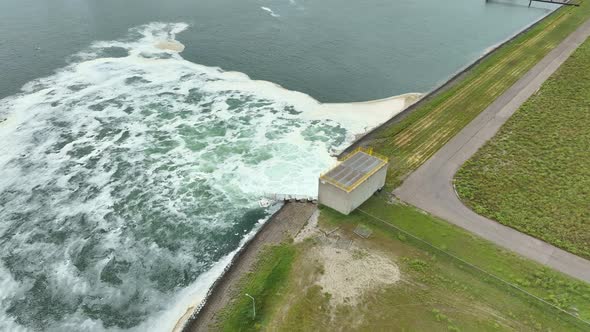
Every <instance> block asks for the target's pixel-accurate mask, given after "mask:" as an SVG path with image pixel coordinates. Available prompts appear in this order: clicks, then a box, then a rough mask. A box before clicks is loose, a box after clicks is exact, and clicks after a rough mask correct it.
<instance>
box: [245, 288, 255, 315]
mask: <svg viewBox="0 0 590 332" xmlns="http://www.w3.org/2000/svg"><path fill="white" fill-rule="evenodd" d="M246 296H247V297H249V298H251V299H252V311H253V314H252V319H256V301H255V300H254V298H253V297H252V296H251V295H250V294H248V293H246Z"/></svg>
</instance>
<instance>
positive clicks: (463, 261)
mask: <svg viewBox="0 0 590 332" xmlns="http://www.w3.org/2000/svg"><path fill="white" fill-rule="evenodd" d="M357 210H358V211H359V212H361V213H364V214H365V215H367V216H369V217H371V218H373V219H375V220H377V221H379V222H381V223H383V224H384V225H386V226H388V227H393V228H395V229H396V230H397V231H399V232H401V233H404V234H405V235H407V236H410V237H412V238H413V239H415V240H417V241H420V242H422V243H424V244H425V245H427V246H429V247H430V248H432V249H434V250H436V251H438V252H441V253H443V254H445V255H447V256H449V257H451V258H452V259H456V260H458V261H460V262H461V263H463V264H466V265H468V266H470V267H471V268H473V269H475V270H477V271H479V272H481V273H483V274H485V275H487V276H490V277H492V278H494V279H496V280H498V281H500V282H501V283H503V284H505V285H507V286H509V287H512V288H514V289H516V290H518V291H519V292H522V293H524V294H526V295H528V296H530V297H532V298H534V299H535V300H538V301H541V302H543V303H544V304H546V305H549V306H551V307H553V308H554V309H556V310H559V311H561V312H563V313H564V314H566V315H569V316H571V317H573V318H575V319H577V320H579V321H580V322H582V323H584V324H586V325H588V327H590V322H589V321H587V320H584V319H582V318H580V317H578V316H576V315H573V314H572V313H571V312H568V311H566V310H563V309H562V308H560V307H558V306H556V305H554V304H553V303H549V302H547V301H546V300H544V299H542V298H540V297H538V296H536V295H535V294H532V293H530V292H527V291H526V290H524V289H522V288H520V287H518V286H517V285H515V284H513V283H511V282H508V281H506V280H504V279H502V278H500V277H498V276H496V275H495V274H493V273H490V272H488V271H486V270H484V269H482V268H480V267H478V266H477V265H474V264H472V263H470V262H468V261H466V260H464V259H462V258H460V257H458V256H456V255H453V254H452V253H450V252H448V251H445V250H443V249H441V248H439V247H437V246H435V245H434V244H432V243H430V242H428V241H426V240H424V239H422V238H419V237H417V236H415V235H414V234H412V233H409V232H407V231H405V230H403V229H401V228H399V227H397V226H395V225H394V224H392V223H391V222H387V221H385V220H383V219H381V218H379V217H377V216H374V215H372V214H370V213H369V212H366V211H364V210H362V209H360V208H359V209H357Z"/></svg>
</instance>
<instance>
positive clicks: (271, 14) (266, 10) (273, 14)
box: [260, 7, 281, 17]
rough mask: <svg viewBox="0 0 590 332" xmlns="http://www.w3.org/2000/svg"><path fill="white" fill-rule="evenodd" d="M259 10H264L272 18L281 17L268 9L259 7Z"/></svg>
mask: <svg viewBox="0 0 590 332" xmlns="http://www.w3.org/2000/svg"><path fill="white" fill-rule="evenodd" d="M260 9H262V10H264V11H265V12H267V13H269V14H270V16H272V17H281V15H279V14H276V13H275V12H274V11H273V10H272V9H270V8H268V7H260Z"/></svg>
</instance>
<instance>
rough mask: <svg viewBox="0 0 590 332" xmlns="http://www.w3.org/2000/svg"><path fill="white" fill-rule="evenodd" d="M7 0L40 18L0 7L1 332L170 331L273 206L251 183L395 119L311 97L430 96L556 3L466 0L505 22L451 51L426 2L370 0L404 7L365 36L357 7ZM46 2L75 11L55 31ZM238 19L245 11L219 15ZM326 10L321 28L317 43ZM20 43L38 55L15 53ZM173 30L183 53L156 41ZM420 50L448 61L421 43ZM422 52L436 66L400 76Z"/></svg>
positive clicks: (269, 187) (382, 6)
mask: <svg viewBox="0 0 590 332" xmlns="http://www.w3.org/2000/svg"><path fill="white" fill-rule="evenodd" d="M11 1H12V0H7V2H5V3H3V4H2V6H14V7H13V8H11V9H12V10H13V12H12V14H14V13H15V12H19V11H20V13H21V14H22V15H24V14H25V13H30V12H34V13H36V14H35V15H37V16H38V17H39V21H40V22H42V23H43V22H45V23H48V24H47V25H46V26H45V25H43V24H40V23H38V22H39V21H38V22H37V23H36V24H38V25H39V24H40V26H37V29H40V30H41V32H40V31H37V30H36V29H30V31H29V32H31V34H30V36H28V37H26V38H25V37H24V33H23V31H21V30H19V29H20V28H21V27H22V26H23V24H24V23H26V22H23V20H22V17H20V18H21V19H15V18H14V17H12V16H10V15H11V13H10V12H8V11H6V10H0V16H4V17H2V18H3V20H0V22H2V23H0V24H2V26H1V28H2V30H1V31H2V32H4V31H7V32H8V33H7V34H6V35H7V36H9V37H10V38H7V39H4V40H3V41H2V44H0V46H2V47H3V48H2V49H1V50H0V58H1V59H2V60H3V61H1V62H0V69H3V70H4V69H5V71H4V73H6V75H5V76H2V79H1V85H0V88H2V91H3V93H4V95H5V98H4V99H2V100H0V170H1V173H2V176H1V177H0V249H1V250H0V330H8V331H18V330H23V331H26V330H49V331H79V330H88V331H103V330H110V331H119V330H137V331H144V330H155V331H167V330H170V329H171V328H173V327H174V325H175V324H176V322H177V320H178V319H179V318H180V316H181V315H183V314H184V313H185V311H186V309H187V308H188V307H189V306H191V305H194V304H195V303H198V301H199V300H200V299H202V298H203V296H204V295H205V293H206V291H207V288H208V287H209V286H210V285H211V283H212V282H213V281H214V280H215V278H216V277H217V276H218V275H219V273H220V272H221V271H222V269H223V267H224V266H225V264H227V262H228V260H229V259H230V257H231V255H232V253H233V252H235V250H236V249H237V248H238V247H239V246H240V244H241V243H243V241H244V240H245V239H246V238H248V237H249V236H252V234H254V232H256V230H257V228H258V227H260V225H261V223H263V222H264V221H265V220H266V219H267V218H268V216H269V215H270V214H271V213H272V212H273V211H274V210H276V208H277V206H273V207H270V208H261V207H259V205H258V203H257V201H258V199H259V198H260V197H261V196H262V195H264V194H265V193H294V194H302V195H311V196H313V195H315V194H316V190H317V189H316V186H317V175H318V174H319V173H320V172H322V171H324V170H325V169H326V168H327V167H329V166H330V165H331V164H332V163H333V162H334V158H333V157H332V155H333V154H334V153H335V152H337V151H339V150H341V149H343V148H344V147H346V146H347V145H348V144H350V142H352V140H353V139H354V138H355V136H356V135H359V134H361V133H363V132H364V131H366V130H367V129H369V128H371V127H374V126H376V125H378V124H379V123H381V122H383V121H385V120H386V119H387V116H389V115H391V114H389V115H387V114H385V115H384V114H381V115H379V114H377V115H376V114H375V113H374V112H373V113H371V116H367V113H359V114H356V113H354V111H355V109H356V111H357V112H358V111H361V110H364V109H363V108H362V107H361V108H355V107H356V106H355V107H353V106H350V107H349V106H346V105H332V106H330V105H323V104H320V103H319V102H318V101H317V100H318V99H319V100H324V101H334V102H335V101H350V100H354V101H360V100H369V99H375V98H382V97H389V96H392V95H396V94H401V93H405V92H423V91H427V90H429V89H431V88H433V87H434V86H435V85H436V84H437V83H440V82H441V81H442V80H444V79H445V78H446V77H448V76H449V75H451V74H452V73H453V72H454V71H456V70H458V69H459V68H460V67H462V66H464V65H466V64H467V62H468V61H470V60H473V59H474V58H477V56H479V55H481V54H482V52H483V51H484V50H485V49H486V48H488V47H490V46H492V45H494V44H496V43H498V42H500V41H502V40H503V39H505V38H507V37H508V36H510V35H511V34H513V33H515V32H516V31H517V30H518V29H520V28H522V27H524V26H526V25H527V24H530V23H531V22H532V21H533V20H535V19H538V18H539V17H542V16H543V15H545V14H547V13H548V10H547V9H546V8H533V9H531V10H529V9H525V8H526V7H524V6H520V5H517V4H514V3H507V4H502V3H492V4H490V5H488V6H485V5H482V4H478V5H477V6H473V7H469V6H468V9H467V10H465V9H463V7H461V6H463V5H464V3H463V2H458V3H457V6H458V7H457V8H455V9H456V13H457V12H458V13H459V14H458V15H459V18H458V20H459V21H461V20H462V22H461V23H462V24H463V26H469V27H478V26H479V27H482V28H485V27H486V24H487V23H486V22H492V21H493V20H492V18H494V17H495V18H496V19H499V17H500V16H499V15H500V14H499V13H504V14H505V15H507V16H506V17H507V18H506V17H504V18H502V19H503V20H505V22H504V23H505V24H503V25H498V29H497V30H494V31H490V30H485V29H483V30H482V32H481V36H480V37H481V38H480V39H478V40H477V42H473V43H471V42H466V43H460V42H459V40H458V38H459V37H456V36H454V34H458V35H459V36H460V37H461V38H463V37H465V36H468V35H470V33H471V32H469V33H466V32H461V31H462V30H464V29H459V26H460V24H457V23H456V22H455V23H453V25H451V27H450V28H448V27H447V28H441V29H439V30H442V31H444V34H443V35H446V36H447V37H448V38H447V39H444V38H443V37H441V38H442V39H440V40H437V41H436V43H433V42H432V40H433V39H432V38H431V37H426V36H430V34H435V35H440V31H439V32H437V31H435V30H433V29H432V25H431V24H430V21H429V20H432V19H433V18H434V17H437V15H438V14H440V12H442V13H445V12H447V9H446V8H447V7H444V8H440V10H439V13H438V14H437V12H436V11H433V10H432V9H431V10H430V11H426V12H424V10H426V9H427V8H430V7H428V6H432V5H433V2H431V1H427V2H419V3H416V2H400V3H399V4H397V5H396V6H393V5H391V3H390V2H378V3H375V4H372V5H367V4H363V5H362V8H364V9H366V10H367V11H369V12H370V13H373V14H375V13H376V12H378V11H379V12H385V10H386V9H387V10H389V11H390V13H391V16H392V17H393V18H397V19H400V21H396V20H394V19H393V18H390V17H389V16H387V15H384V14H381V16H379V17H380V18H381V19H380V20H376V22H377V26H370V25H369V26H368V27H366V28H364V29H365V30H362V29H359V27H360V26H361V23H363V24H369V23H370V22H372V21H375V20H374V19H373V18H371V17H369V16H364V15H362V14H359V15H356V16H355V15H353V13H354V11H355V10H356V11H358V10H359V8H358V6H360V5H359V2H351V3H350V6H348V7H346V8H342V10H341V11H338V10H334V8H337V6H336V4H335V3H333V2H330V1H326V2H325V3H324V4H323V6H321V7H318V4H317V3H312V2H306V1H301V0H299V1H284V2H278V1H245V2H240V3H239V4H235V5H233V4H232V3H229V2H227V3H225V1H221V2H219V3H215V4H213V3H212V2H206V1H204V2H199V3H198V6H199V7H198V8H199V9H201V11H198V12H197V13H196V14H194V15H193V14H190V15H189V14H179V13H180V12H183V11H184V12H186V11H188V10H187V9H186V8H192V7H190V6H194V4H189V3H188V2H183V1H179V2H174V3H173V5H170V7H167V6H166V5H163V4H158V5H157V4H156V2H149V1H146V2H145V3H144V6H143V7H142V6H140V3H136V2H134V1H131V0H130V1H131V3H130V4H126V6H129V7H130V8H135V10H128V11H127V12H125V10H124V9H122V8H121V7H120V6H121V5H118V4H115V3H113V2H110V1H105V2H104V3H101V4H97V3H91V2H75V1H63V2H60V3H59V4H58V5H55V6H57V8H52V7H51V6H50V5H46V7H43V6H41V7H42V9H48V10H47V11H46V12H44V11H43V10H40V9H39V2H35V1H33V0H27V1H24V2H22V3H20V4H21V5H20V7H19V6H17V5H16V4H15V3H12V2H11ZM7 4H8V5H7ZM134 4H136V5H137V7H133V5H134ZM427 5H428V6H427ZM108 6H112V7H110V8H111V9H112V10H113V11H112V13H111V14H112V16H109V15H106V14H105V13H104V10H105V8H109V7H108ZM183 6H184V7H183ZM330 6H332V7H330ZM171 8H172V9H171ZM3 9H6V7H4V8H3ZM33 9H34V10H33ZM82 9H85V10H86V11H85V12H84V13H86V15H89V16H92V15H95V14H92V15H91V14H88V13H100V15H103V16H101V17H102V18H103V19H104V20H105V21H106V22H100V23H98V22H92V21H91V22H90V23H94V24H96V25H98V26H100V28H96V29H94V30H92V29H89V30H84V27H86V28H87V27H88V24H89V23H88V20H86V21H85V20H82V19H80V18H79V17H78V18H77V19H76V20H74V19H73V17H70V16H67V15H65V16H64V11H66V12H67V11H72V12H75V13H81V10H82ZM173 9H174V10H173ZM193 9H194V8H193ZM240 10H242V11H241V12H240ZM400 10H401V11H402V13H403V15H401V14H400V13H399V11H400ZM55 12H57V13H59V14H60V15H61V17H62V18H63V21H64V22H69V23H72V22H74V23H72V24H71V26H70V27H66V26H64V25H63V24H64V23H63V22H61V21H60V22H61V23H57V21H55V20H57V18H58V17H59V16H60V15H56V14H55ZM420 12H421V13H422V14H421V16H416V15H417V14H418V13H420ZM122 13H126V15H124V18H121V17H119V15H122ZM448 13H451V11H450V10H448ZM461 13H462V14H461ZM238 14H242V15H238ZM331 14H333V15H331ZM411 14H413V15H414V16H412V15H411ZM435 14H436V15H435ZM467 14H469V15H472V16H469V17H465V16H468V15H467ZM19 15H20V14H19ZM191 15H192V16H191ZM236 15H238V16H239V17H242V16H243V18H244V21H245V23H244V22H237V23H236V22H234V23H233V25H232V26H231V29H230V28H227V27H226V26H224V24H225V23H227V22H228V21H229V20H234V21H235V19H236V17H238V16H236ZM494 15H495V16H494ZM406 16H407V17H406ZM443 16H444V15H443ZM82 17H84V16H83V15H82ZM344 17H348V18H352V19H351V20H350V21H343V20H342V18H344ZM474 17H483V18H486V20H483V19H482V20H479V21H478V20H476V19H474ZM7 18H12V21H11V20H10V19H8V20H7ZM17 18H19V17H18V15H17ZM43 19H45V20H43ZM320 19H324V20H326V22H327V23H329V24H326V25H322V26H323V27H324V30H318V31H317V33H316V34H317V35H318V36H319V37H318V36H315V35H314V36H313V37H312V36H311V35H310V33H311V30H308V29H311V27H310V26H309V25H311V24H312V22H317V21H318V20H320ZM363 19H364V21H362V20H363ZM314 20H315V21H314ZM412 20H413V21H414V23H412V24H413V25H412V24H410V22H411V21H412ZM155 21H165V22H180V23H157V22H156V23H154V22H155ZM109 22H111V24H110V25H109V24H108V23H109ZM256 22H257V23H256ZM326 22H324V23H326ZM416 22H418V23H416ZM482 22H483V23H482ZM242 23H243V24H245V25H246V26H247V27H249V28H252V27H254V28H257V29H258V30H254V32H255V33H253V32H252V29H248V28H244V27H243V26H241V24H242ZM408 24H409V25H410V26H408ZM396 26H397V27H399V30H397V32H396V31H395V30H391V29H390V28H393V27H396ZM410 27H413V29H411V28H410ZM73 28H74V29H73ZM75 28H80V29H78V30H77V31H76V29H75ZM386 28H387V29H386ZM44 29H45V30H44ZM215 29H217V30H215ZM342 29H344V30H342ZM354 29H358V31H356V30H354ZM388 29H389V30H388ZM33 30H34V31H33ZM371 30H372V31H373V32H374V37H371V36H372V34H370V31H371ZM48 31H49V32H51V33H54V32H55V33H56V35H53V36H50V37H52V38H48V37H47V36H45V35H44V33H48ZM56 31H57V32H60V31H61V32H63V36H59V35H57V32H56ZM89 31H91V32H89ZM214 31H217V33H215V32H214ZM343 31H356V32H355V34H352V35H351V34H346V33H344V32H343ZM384 31H385V32H384ZM400 31H401V32H400ZM239 32H242V33H239ZM19 34H23V35H19ZM69 35H75V36H77V37H76V38H71V39H70V38H67V36H69ZM277 35H278V37H277ZM307 35H309V36H310V37H309V39H311V41H313V42H315V43H311V42H310V40H308V39H306V36H307ZM385 35H391V40H390V41H389V42H386V41H384V40H383V38H385V37H384V36H385ZM408 35H410V36H411V38H409V37H408ZM40 36H45V37H46V38H45V40H42V38H41V37H40ZM450 36H453V37H452V38H451V37H450ZM19 37H22V38H19ZM102 37H105V38H102ZM266 37H268V38H267V39H265V38H266ZM240 38H241V39H240ZM379 38H381V40H379ZM396 38H397V39H399V42H400V44H401V45H403V46H404V47H401V46H400V45H399V44H396V40H397V39H396ZM23 40H25V41H26V43H28V44H29V47H30V48H31V50H30V52H25V51H22V50H20V49H19V47H21V46H22V45H24V44H26V43H24V42H23ZM97 40H105V41H97ZM165 40H179V41H181V42H183V44H184V45H185V46H186V49H185V51H184V52H182V53H177V52H175V51H172V50H167V49H162V48H159V47H157V45H158V43H159V42H161V41H165ZM252 40H256V41H257V43H256V47H257V48H256V51H255V52H254V48H252V47H251V46H250V45H246V43H247V41H252ZM232 43H233V44H232ZM297 43H300V44H297ZM363 43H367V44H366V45H363ZM452 43H455V45H448V44H452ZM54 44H56V45H58V46H59V47H57V48H54V47H55V45H54ZM236 44H237V45H238V46H236ZM33 45H41V46H33ZM265 45H266V48H265ZM294 45H295V46H294ZM297 45H298V46H297ZM347 45H348V46H349V47H345V46H347ZM424 45H427V46H428V47H425V46H424ZM296 46H297V47H303V48H305V51H304V52H302V51H300V50H299V51H298V49H296ZM37 47H38V48H39V49H37ZM427 48H436V49H437V51H435V52H434V53H438V54H439V55H440V56H437V57H434V56H431V55H430V53H429V54H428V55H427V54H423V53H420V52H418V51H417V50H420V49H427ZM466 49H468V50H470V51H469V52H466V51H465V50H466ZM48 50H51V51H48ZM393 50H395V51H393ZM443 50H446V51H448V52H443ZM275 51H276V52H275ZM11 52H12V53H11ZM14 52H17V53H18V54H13V53H14ZM45 52H47V53H45ZM454 52H458V53H454ZM21 53H22V57H19V56H18V55H20V54H21ZM31 53H32V54H33V58H31ZM390 53H395V54H390ZM380 54H386V55H387V54H389V55H388V56H385V57H380ZM279 59H282V60H280V61H279ZM375 59H378V61H376V62H374V63H373V62H372V61H373V60H375ZM434 59H437V60H436V61H435V60H434ZM5 60H9V61H5ZM433 61H434V62H433ZM306 63H309V66H306V65H305V64H306ZM424 63H428V64H429V68H435V67H436V68H441V69H438V70H436V71H431V70H428V68H422V70H418V69H416V70H415V71H414V73H412V75H410V74H409V73H406V74H400V73H405V71H407V70H410V69H411V68H414V67H415V66H420V65H421V64H424ZM214 66H222V68H224V69H226V70H237V71H224V70H222V69H220V68H218V67H214ZM15 68H16V69H18V68H20V69H22V72H21V71H19V70H16V69H15ZM400 68H402V69H401V71H400ZM248 69H250V70H251V72H250V71H249V70H248ZM320 69H321V70H320ZM242 72H245V73H247V74H249V75H252V77H249V76H247V75H246V74H244V73H242ZM41 73H44V74H43V75H41ZM253 78H257V79H267V80H268V81H257V80H254V79H253ZM271 82H273V83H271ZM369 82H377V83H369ZM23 83H24V86H22V84H23ZM275 83H280V84H281V85H282V86H283V87H281V86H279V85H277V84H275ZM377 85H378V86H379V87H381V89H377V88H376V86H377ZM384 87H385V88H384ZM286 88H287V89H286ZM16 91H18V92H16ZM297 91H302V92H297ZM320 91H325V92H320ZM303 92H305V93H303ZM316 92H317V93H316ZM306 93H307V94H306ZM309 94H311V95H312V96H313V97H311V96H310V95H309ZM314 97H315V98H314ZM391 105H393V104H391ZM396 105H397V104H396ZM357 106H358V105H357ZM398 106H399V105H397V106H395V107H398ZM392 107H393V106H392ZM349 109H350V110H352V111H349ZM386 115H387V116H386Z"/></svg>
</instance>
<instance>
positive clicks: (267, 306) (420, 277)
mask: <svg viewBox="0 0 590 332" xmlns="http://www.w3.org/2000/svg"><path fill="white" fill-rule="evenodd" d="M361 211H365V212H367V213H369V214H371V215H374V216H376V217H378V218H380V219H382V220H384V221H385V222H382V221H378V220H377V219H375V218H373V217H370V216H368V215H366V214H364V213H363V212H361ZM361 211H356V212H354V213H352V214H351V215H350V216H343V215H341V214H339V213H337V212H335V211H333V210H331V209H328V208H322V211H321V216H320V224H321V225H322V226H323V227H324V229H327V230H329V229H332V228H334V226H339V227H341V230H340V231H341V232H343V233H345V234H348V235H349V236H351V238H355V237H354V235H353V233H352V231H353V229H354V228H355V227H356V226H357V225H358V224H362V225H365V226H366V227H369V228H371V229H372V230H373V234H372V236H371V238H370V239H368V240H360V239H359V238H355V243H356V244H357V245H360V246H363V247H364V248H367V249H368V250H374V251H375V252H385V253H387V254H388V255H389V257H390V258H391V259H393V260H395V262H396V263H397V264H398V266H399V267H400V270H401V273H402V280H403V281H402V282H399V283H397V284H395V285H393V286H388V287H384V288H382V289H378V290H377V291H373V292H368V293H366V294H364V295H363V296H362V297H361V298H360V299H358V302H359V304H358V305H357V306H346V305H340V306H338V307H336V308H332V309H331V308H330V304H329V300H330V296H329V295H328V294H326V293H324V292H323V291H322V289H321V288H320V287H319V286H317V285H315V283H314V281H315V280H317V278H318V277H319V276H320V275H321V274H323V271H324V269H323V267H322V266H320V265H318V264H319V263H318V262H316V261H314V260H313V259H310V254H311V255H312V254H313V253H314V251H315V250H317V246H318V244H316V243H314V242H313V241H305V242H303V243H300V244H284V245H283V246H281V248H291V249H290V250H289V251H288V252H289V254H288V256H289V259H288V260H287V261H288V262H289V264H291V268H290V272H289V273H288V274H283V273H281V274H280V278H273V279H272V283H271V284H272V285H275V286H273V287H272V290H269V291H267V292H266V294H273V300H272V301H257V310H260V312H261V313H260V314H258V313H257V315H260V316H259V318H258V319H257V320H256V321H253V320H252V319H251V316H249V315H251V314H252V312H251V303H249V302H247V301H242V299H241V297H240V296H241V294H243V293H245V292H249V291H251V288H250V289H248V288H247V287H248V286H244V288H243V289H242V290H241V291H240V292H238V294H237V297H236V300H237V301H238V302H239V304H238V305H233V306H231V307H230V308H229V309H226V310H225V317H234V318H233V319H232V321H231V324H228V322H224V324H223V326H224V330H235V331H239V330H242V331H246V330H263V331H265V330H273V331H332V330H347V331H348V330H356V331H371V330H379V331H382V330H392V329H393V330H406V331H418V330H419V331H447V330H454V329H457V330H461V331H475V330H477V331H514V330H519V331H588V330H590V325H587V324H585V323H583V322H581V321H579V320H577V319H575V318H573V317H571V316H569V315H566V314H564V313H562V312H561V311H559V310H556V309H555V308H553V307H552V306H550V305H548V304H545V303H543V302H542V301H539V300H537V299H534V298H533V297H531V296H528V295H526V294H524V293H523V292H521V291H519V290H516V289H514V288H512V287H510V286H507V285H506V284H504V283H502V282H499V281H498V280H496V279H494V278H492V277H490V276H488V275H486V274H485V273H482V272H481V271H479V270H477V269H474V268H473V267H471V266H469V265H468V264H464V263H463V262H461V261H459V260H456V259H454V258H452V257H449V256H447V255H445V254H444V253H442V252H441V251H439V250H437V249H434V248H432V247H429V246H427V245H425V244H423V243H422V242H420V241H417V240H415V239H413V238H412V237H411V236H408V235H407V234H405V233H403V232H400V231H398V230H397V229H395V228H394V227H391V226H390V225H394V226H396V227H398V228H401V229H403V230H405V231H407V232H409V233H411V234H414V235H416V236H418V237H420V238H423V239H425V240H427V241H428V242H431V243H432V244H434V245H435V246H436V247H438V248H442V249H443V250H444V251H446V252H449V253H451V254H454V255H457V256H460V257H461V258H462V259H464V260H465V261H467V262H470V263H473V264H476V265H477V266H478V267H480V268H482V269H484V270H485V271H489V272H491V273H493V274H494V275H496V276H498V277H500V278H502V279H504V280H507V281H508V282H510V283H513V284H515V285H517V287H520V288H522V289H524V290H526V291H527V292H530V293H531V294H534V295H535V296H538V297H540V298H542V299H544V300H546V301H548V302H549V303H552V304H554V305H555V306H558V307H559V308H562V309H563V310H565V311H568V312H570V313H572V314H574V315H579V317H580V318H582V319H585V320H590V285H588V284H585V283H583V282H580V281H577V280H574V279H571V278H569V277H567V276H564V275H561V274H559V273H557V272H555V271H552V270H550V269H547V268H545V267H543V266H541V265H539V264H537V263H535V262H532V261H529V260H526V259H524V258H522V257H519V256H517V255H515V254H512V253H510V252H508V251H505V250H503V249H500V248H498V247H497V246H495V245H493V244H492V243H489V242H487V241H485V240H482V239H480V238H478V237H475V236H473V235H472V234H470V233H468V232H466V231H464V230H462V229H459V228H457V227H455V226H453V225H450V224H448V223H446V222H444V221H442V220H439V219H437V218H435V217H432V216H430V215H427V214H424V213H423V212H421V211H419V210H416V209H414V208H412V207H409V206H404V205H399V204H389V203H387V202H386V200H385V198H384V197H374V198H372V199H370V200H369V201H368V202H367V203H365V204H364V205H363V206H362V207H361ZM282 250H286V249H282ZM293 252H294V253H295V254H294V255H293ZM277 258H279V257H278V256H273V257H272V258H269V257H267V256H264V255H263V256H261V259H262V260H263V262H265V263H263V265H264V266H266V265H267V264H270V262H269V261H270V260H274V259H277ZM359 259H362V256H360V258H359ZM268 271H269V269H268V268H262V269H256V272H254V273H253V274H250V275H248V276H246V277H245V281H244V282H243V285H252V284H256V285H264V284H266V283H267V282H266V281H265V278H267V276H269V275H270V274H269V273H268ZM277 284H280V285H279V286H277ZM261 298H264V296H262V297H261ZM259 302H260V303H259Z"/></svg>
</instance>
